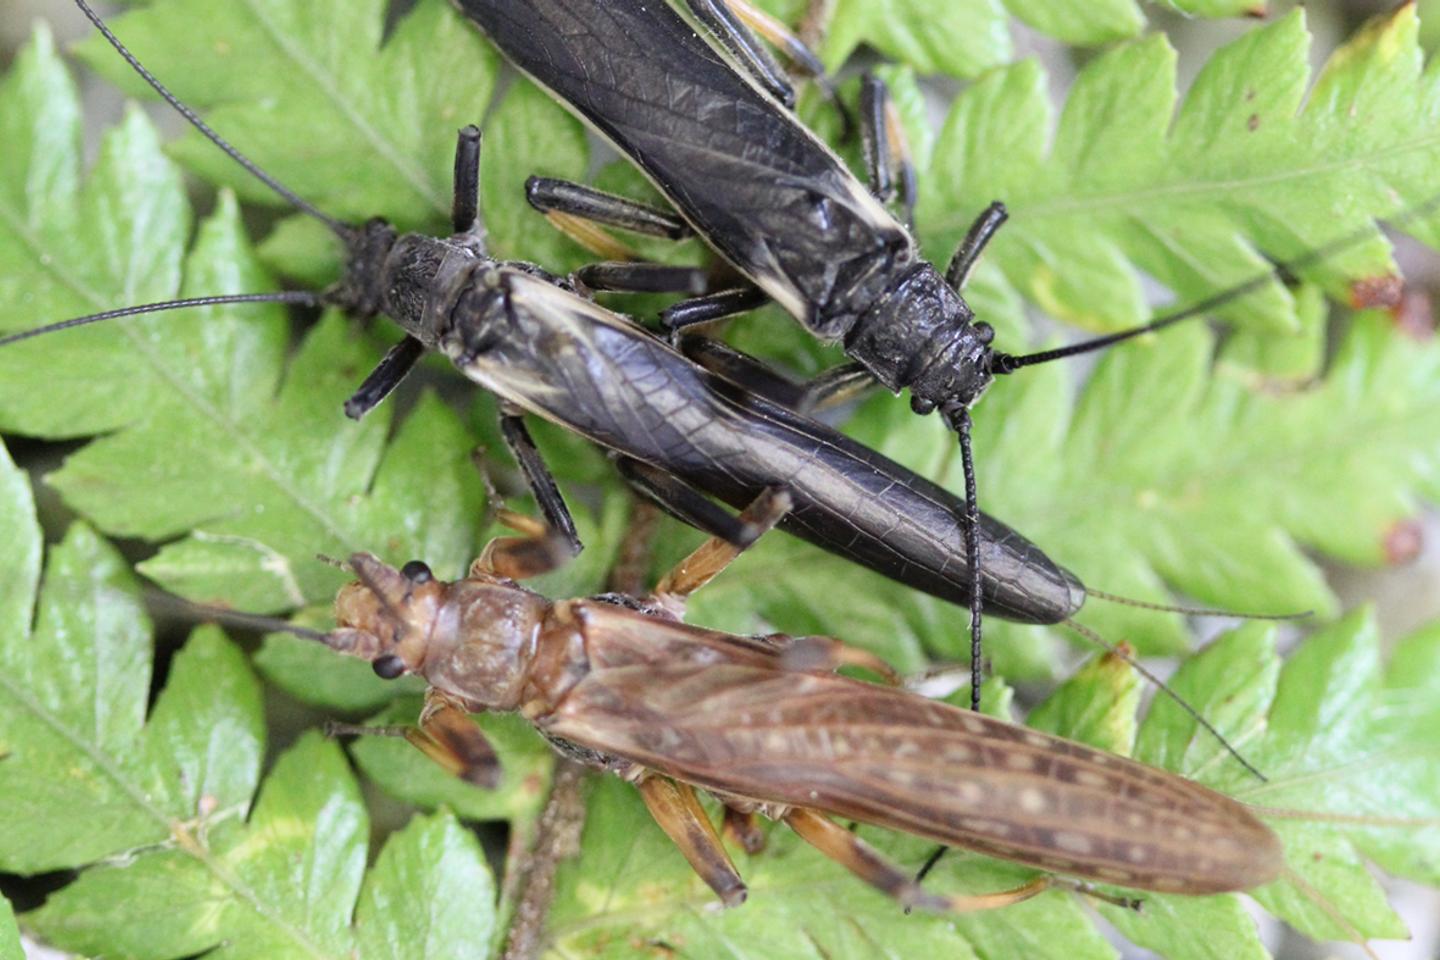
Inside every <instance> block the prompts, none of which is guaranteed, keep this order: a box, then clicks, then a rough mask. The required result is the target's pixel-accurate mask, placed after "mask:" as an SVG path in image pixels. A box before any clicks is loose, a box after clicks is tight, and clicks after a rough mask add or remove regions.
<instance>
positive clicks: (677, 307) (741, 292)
mask: <svg viewBox="0 0 1440 960" xmlns="http://www.w3.org/2000/svg"><path fill="white" fill-rule="evenodd" d="M769 302H770V295H769V294H767V293H766V292H765V291H763V290H761V289H760V288H759V287H736V288H733V289H730V290H721V291H719V292H718V293H712V294H708V295H706V296H703V297H694V298H692V299H690V300H681V301H680V302H679V303H672V304H671V305H670V306H668V307H666V308H665V309H664V310H662V311H660V323H661V324H662V325H663V326H664V327H665V328H666V329H667V330H669V331H671V332H672V333H674V332H676V331H679V330H682V329H684V328H685V327H693V326H696V325H697V324H702V323H714V322H715V321H716V320H724V319H725V318H726V317H733V316H735V315H736V314H740V313H748V312H749V311H751V310H755V309H758V308H760V307H763V306H765V304H767V303H769Z"/></svg>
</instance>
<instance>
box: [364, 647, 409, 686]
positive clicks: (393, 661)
mask: <svg viewBox="0 0 1440 960" xmlns="http://www.w3.org/2000/svg"><path fill="white" fill-rule="evenodd" d="M370 668H371V669H372V670H374V671H375V676H377V677H379V678H380V679H381V680H394V679H395V678H396V677H398V676H400V674H402V673H404V672H405V661H404V660H401V659H400V658H399V657H397V656H395V654H393V653H387V654H385V656H383V657H380V658H379V659H377V660H376V661H375V662H374V663H372V664H370Z"/></svg>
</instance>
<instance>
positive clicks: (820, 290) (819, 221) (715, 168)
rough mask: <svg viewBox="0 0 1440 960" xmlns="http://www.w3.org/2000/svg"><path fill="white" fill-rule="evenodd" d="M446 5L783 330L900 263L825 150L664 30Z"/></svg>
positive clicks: (736, 76)
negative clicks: (639, 184)
mask: <svg viewBox="0 0 1440 960" xmlns="http://www.w3.org/2000/svg"><path fill="white" fill-rule="evenodd" d="M660 2H662V3H663V0H660ZM455 3H456V5H457V6H458V7H459V8H460V9H461V10H462V11H463V12H464V13H465V15H466V16H468V17H469V18H470V19H472V20H474V21H475V22H476V23H477V24H479V25H480V27H481V28H482V29H483V30H484V31H485V32H486V33H487V34H488V35H489V36H490V38H491V39H492V40H493V41H494V42H495V45H496V46H497V47H499V48H500V50H501V51H502V52H503V53H504V54H505V55H506V56H507V57H508V58H509V59H510V60H511V62H512V63H514V64H515V65H516V66H517V67H519V68H520V69H521V70H523V71H524V72H525V73H527V74H528V75H529V76H530V77H531V78H532V79H534V80H535V81H536V82H537V83H539V84H540V85H541V86H543V87H545V88H547V89H549V90H550V91H551V92H552V93H554V94H555V95H556V96H557V98H558V99H559V100H560V102H561V103H563V104H565V105H566V106H567V107H569V108H570V109H571V110H573V111H574V112H575V113H577V114H579V115H580V117H581V118H582V119H583V120H585V121H586V122H587V123H589V124H591V125H592V126H593V127H594V128H595V129H596V130H598V131H599V132H600V133H601V134H602V135H603V136H605V137H606V138H607V139H609V140H610V141H611V142H612V143H613V144H614V145H615V146H616V147H617V149H619V151H620V152H621V153H623V154H625V155H626V156H629V157H630V158H631V159H633V160H634V161H635V162H636V163H637V165H639V166H640V167H641V169H642V170H644V172H645V173H646V174H647V175H648V176H649V177H650V179H651V180H652V181H654V183H655V185H656V186H657V187H658V188H659V189H660V190H661V192H662V193H665V194H666V195H667V196H669V197H670V199H671V200H672V202H674V204H675V206H676V208H677V209H679V210H681V211H683V212H684V213H685V215H686V216H687V218H689V219H691V220H692V222H694V223H695V224H696V225H697V226H698V227H700V228H701V233H702V235H704V236H705V238H706V240H707V241H709V242H710V243H711V244H712V245H713V246H714V247H715V248H716V249H717V250H718V251H719V252H720V253H721V254H723V255H724V256H725V257H726V258H727V259H729V260H730V261H731V262H732V263H734V264H735V265H736V266H737V267H739V268H740V269H741V270H742V271H743V272H745V273H746V274H747V275H749V276H751V277H752V278H754V279H755V280H756V282H757V283H759V285H760V286H762V287H763V288H764V289H765V291H766V292H767V293H769V294H770V295H771V296H772V297H774V298H775V300H776V301H777V302H779V303H780V304H781V305H782V306H784V307H785V309H786V310H787V311H789V312H790V313H791V314H792V315H794V316H795V317H797V318H805V317H808V316H811V315H816V314H818V315H820V316H831V315H834V316H836V317H837V318H838V317H840V316H842V315H845V314H847V305H846V304H845V303H843V302H832V301H833V300H834V298H835V296H836V294H837V291H842V290H843V291H846V292H853V291H854V289H855V288H856V286H857V284H859V285H861V286H863V283H862V281H863V279H864V275H867V274H868V272H869V271H870V270H871V269H872V265H873V264H874V263H875V262H876V261H877V260H880V259H883V258H884V257H885V256H886V255H893V256H896V257H899V258H901V259H913V258H914V256H915V252H914V248H913V241H911V239H910V237H909V235H908V234H907V233H906V232H905V229H904V228H903V227H902V226H901V225H900V224H899V223H898V222H897V221H896V220H895V219H894V218H893V217H892V216H890V214H889V213H888V212H886V210H885V209H884V207H883V206H881V205H880V203H879V202H878V201H877V200H875V199H874V198H873V197H872V196H871V195H870V194H869V192H868V191H866V190H865V189H864V187H863V185H861V184H860V182H859V181H858V180H856V179H855V178H854V177H852V176H851V175H850V173H849V171H848V170H846V169H845V167H844V165H843V164H842V163H841V162H840V160H839V159H837V158H836V157H835V155H834V154H833V153H832V152H831V151H830V150H829V148H828V147H826V146H825V145H824V144H822V143H821V142H820V141H818V140H817V139H815V137H814V136H813V135H812V134H810V133H809V131H807V130H805V129H804V128H803V127H801V126H800V125H799V124H795V123H776V122H774V119H773V117H774V115H775V114H774V112H775V111H777V110H781V109H782V108H781V107H780V106H779V105H778V104H777V103H776V102H775V101H772V100H771V99H770V98H769V97H768V95H766V94H764V93H762V92H761V91H760V90H759V89H758V88H757V87H756V86H755V85H754V84H752V83H751V82H750V81H749V80H748V79H747V78H745V77H744V76H743V75H742V74H741V73H740V72H739V71H737V70H735V69H734V68H733V67H732V66H731V65H730V64H728V63H727V62H725V60H724V59H722V58H721V56H720V55H719V54H718V53H716V51H715V50H714V49H712V48H711V47H710V45H709V44H708V43H706V42H705V41H704V40H702V39H701V38H700V37H699V36H698V35H697V34H696V33H695V32H694V31H693V30H691V29H690V28H689V27H688V26H687V25H686V24H685V23H684V22H683V21H682V20H680V19H679V18H678V17H672V16H663V17H657V16H654V15H653V11H650V10H648V9H647V8H646V4H643V3H612V4H595V3H593V2H585V3H575V2H573V0H455ZM757 185H761V187H762V188H761V189H759V190H757V189H756V186H757ZM817 262H822V263H823V264H824V268H823V269H817V268H816V266H815V264H816V263H817ZM817 305H819V306H820V307H821V308H822V309H819V310H818V311H817V310H816V307H817ZM817 332H821V333H822V335H835V334H824V331H817Z"/></svg>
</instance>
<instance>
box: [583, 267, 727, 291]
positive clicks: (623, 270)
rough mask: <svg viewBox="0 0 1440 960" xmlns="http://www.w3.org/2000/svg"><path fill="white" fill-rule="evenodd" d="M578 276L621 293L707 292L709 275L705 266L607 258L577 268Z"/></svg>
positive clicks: (593, 286) (586, 282)
mask: <svg viewBox="0 0 1440 960" xmlns="http://www.w3.org/2000/svg"><path fill="white" fill-rule="evenodd" d="M575 279H576V280H579V281H580V282H581V283H583V284H584V285H585V286H587V287H589V288H590V289H591V290H616V291H620V292H622V293H683V294H687V295H690V296H694V295H696V294H703V293H708V292H709V290H710V274H709V271H707V270H705V268H703V267H677V266H671V265H670V264H668V263H647V262H643V261H642V262H639V263H631V262H628V261H623V260H621V261H616V260H607V261H605V262H603V263H592V264H588V265H586V266H583V267H581V268H580V269H579V270H577V271H575Z"/></svg>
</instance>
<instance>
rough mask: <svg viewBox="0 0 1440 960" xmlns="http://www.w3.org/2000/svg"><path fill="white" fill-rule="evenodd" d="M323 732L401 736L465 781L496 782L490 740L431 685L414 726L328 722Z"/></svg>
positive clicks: (497, 776) (489, 784) (487, 784)
mask: <svg viewBox="0 0 1440 960" xmlns="http://www.w3.org/2000/svg"><path fill="white" fill-rule="evenodd" d="M325 733H326V735H327V736H332V737H334V736H364V737H402V738H404V739H405V740H408V741H409V742H410V743H412V744H414V746H415V747H416V748H417V749H419V751H420V752H421V753H423V754H425V756H427V757H429V758H430V759H431V760H434V761H435V762H436V763H438V764H439V765H440V766H442V767H444V768H445V769H446V770H448V771H450V773H452V774H454V775H455V776H457V777H460V778H461V779H462V780H464V781H466V782H467V783H473V784H475V785H476V786H477V787H485V788H486V789H494V788H495V787H496V786H498V785H499V783H500V761H499V759H498V758H497V757H496V756H495V750H494V749H493V748H492V747H491V746H490V741H489V740H487V739H486V738H485V734H483V733H481V732H480V728H479V727H477V726H476V725H475V721H474V720H472V719H470V714H469V713H467V712H466V711H465V709H464V708H463V707H461V706H460V705H459V704H457V703H456V702H455V701H453V700H451V699H450V698H449V697H448V696H446V695H445V694H443V693H441V692H440V691H439V690H436V689H435V688H434V687H431V688H430V689H429V690H427V691H426V693H425V706H424V708H422V709H421V711H420V720H419V725H418V726H413V727H412V726H398V725H397V726H386V727H373V726H357V725H355V724H349V723H328V724H326V725H325Z"/></svg>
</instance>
